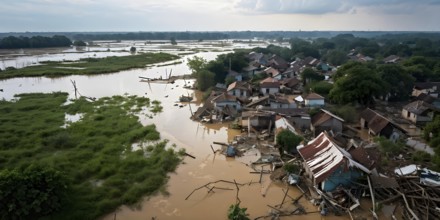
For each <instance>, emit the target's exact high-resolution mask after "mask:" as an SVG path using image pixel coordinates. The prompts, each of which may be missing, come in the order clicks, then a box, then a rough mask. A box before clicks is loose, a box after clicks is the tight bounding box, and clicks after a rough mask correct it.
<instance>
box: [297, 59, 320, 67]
mask: <svg viewBox="0 0 440 220" xmlns="http://www.w3.org/2000/svg"><path fill="white" fill-rule="evenodd" d="M320 62H321V61H320V60H319V59H316V58H314V57H310V56H309V57H306V58H304V59H303V60H302V61H301V63H302V66H307V67H316V66H317V65H318V64H319V63H320Z"/></svg>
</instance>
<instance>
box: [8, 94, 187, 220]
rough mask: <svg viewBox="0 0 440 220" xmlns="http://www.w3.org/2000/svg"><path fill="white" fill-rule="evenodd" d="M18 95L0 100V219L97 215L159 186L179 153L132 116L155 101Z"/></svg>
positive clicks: (138, 198) (145, 109) (153, 127)
mask: <svg viewBox="0 0 440 220" xmlns="http://www.w3.org/2000/svg"><path fill="white" fill-rule="evenodd" d="M17 98H18V100H16V101H4V100H3V101H0V124H1V126H0V167H1V168H0V198H2V202H1V203H0V219H29V218H32V219H38V218H43V219H44V218H49V219H96V218H99V217H100V216H102V215H104V214H107V213H109V212H112V211H114V210H115V209H116V208H117V207H119V206H120V205H123V204H127V205H132V204H135V203H137V202H139V201H140V199H141V198H142V197H143V196H146V195H151V194H152V193H154V192H157V191H158V190H159V189H163V186H164V185H165V183H166V182H167V174H168V173H169V172H172V171H174V170H175V168H176V167H177V165H178V164H179V163H180V161H181V158H180V156H179V152H176V151H175V150H174V149H173V148H172V147H167V142H166V141H163V140H160V134H159V133H158V132H157V131H156V129H155V126H154V125H149V126H143V125H142V124H141V123H140V122H139V118H138V115H142V114H147V111H150V109H151V108H158V107H157V106H159V104H160V103H159V102H154V101H152V102H150V99H148V98H145V97H136V96H114V97H111V98H101V99H98V100H97V101H95V102H89V101H87V100H86V99H79V100H74V101H73V102H71V103H70V104H66V101H67V94H66V93H52V94H41V93H36V94H21V95H18V96H17ZM153 102H154V103H153ZM69 118H75V120H67V119H69ZM180 153H183V152H180Z"/></svg>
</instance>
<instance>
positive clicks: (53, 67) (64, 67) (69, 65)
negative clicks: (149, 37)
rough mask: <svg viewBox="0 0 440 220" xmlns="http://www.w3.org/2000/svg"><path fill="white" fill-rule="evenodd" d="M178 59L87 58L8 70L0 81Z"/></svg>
mask: <svg viewBox="0 0 440 220" xmlns="http://www.w3.org/2000/svg"><path fill="white" fill-rule="evenodd" d="M178 58H179V56H176V55H172V54H167V53H140V54H137V55H130V56H122V57H115V56H112V57H105V58H85V59H80V60H79V61H76V62H43V63H42V65H37V66H28V67H25V68H21V69H15V68H6V70H3V71H0V79H9V78H14V77H37V76H47V77H58V76H67V75H94V74H105V73H114V72H118V71H122V70H128V69H133V68H145V67H146V65H150V64H154V63H161V62H166V61H170V60H175V59H178Z"/></svg>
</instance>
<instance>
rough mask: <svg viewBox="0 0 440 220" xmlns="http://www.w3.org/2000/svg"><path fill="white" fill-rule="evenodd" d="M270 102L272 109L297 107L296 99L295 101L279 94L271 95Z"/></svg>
mask: <svg viewBox="0 0 440 220" xmlns="http://www.w3.org/2000/svg"><path fill="white" fill-rule="evenodd" d="M269 104H270V108H271V109H276V108H287V109H291V108H296V107H297V105H296V103H295V101H293V100H292V99H290V98H288V97H286V96H278V95H276V96H270V98H269Z"/></svg>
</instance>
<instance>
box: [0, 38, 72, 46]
mask: <svg viewBox="0 0 440 220" xmlns="http://www.w3.org/2000/svg"><path fill="white" fill-rule="evenodd" d="M71 44H72V41H70V39H69V38H67V37H65V36H61V35H54V36H52V37H43V36H33V37H30V38H29V37H22V36H20V37H14V36H8V37H5V38H2V39H1V40H0V49H17V48H42V47H69V46H70V45H71Z"/></svg>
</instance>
